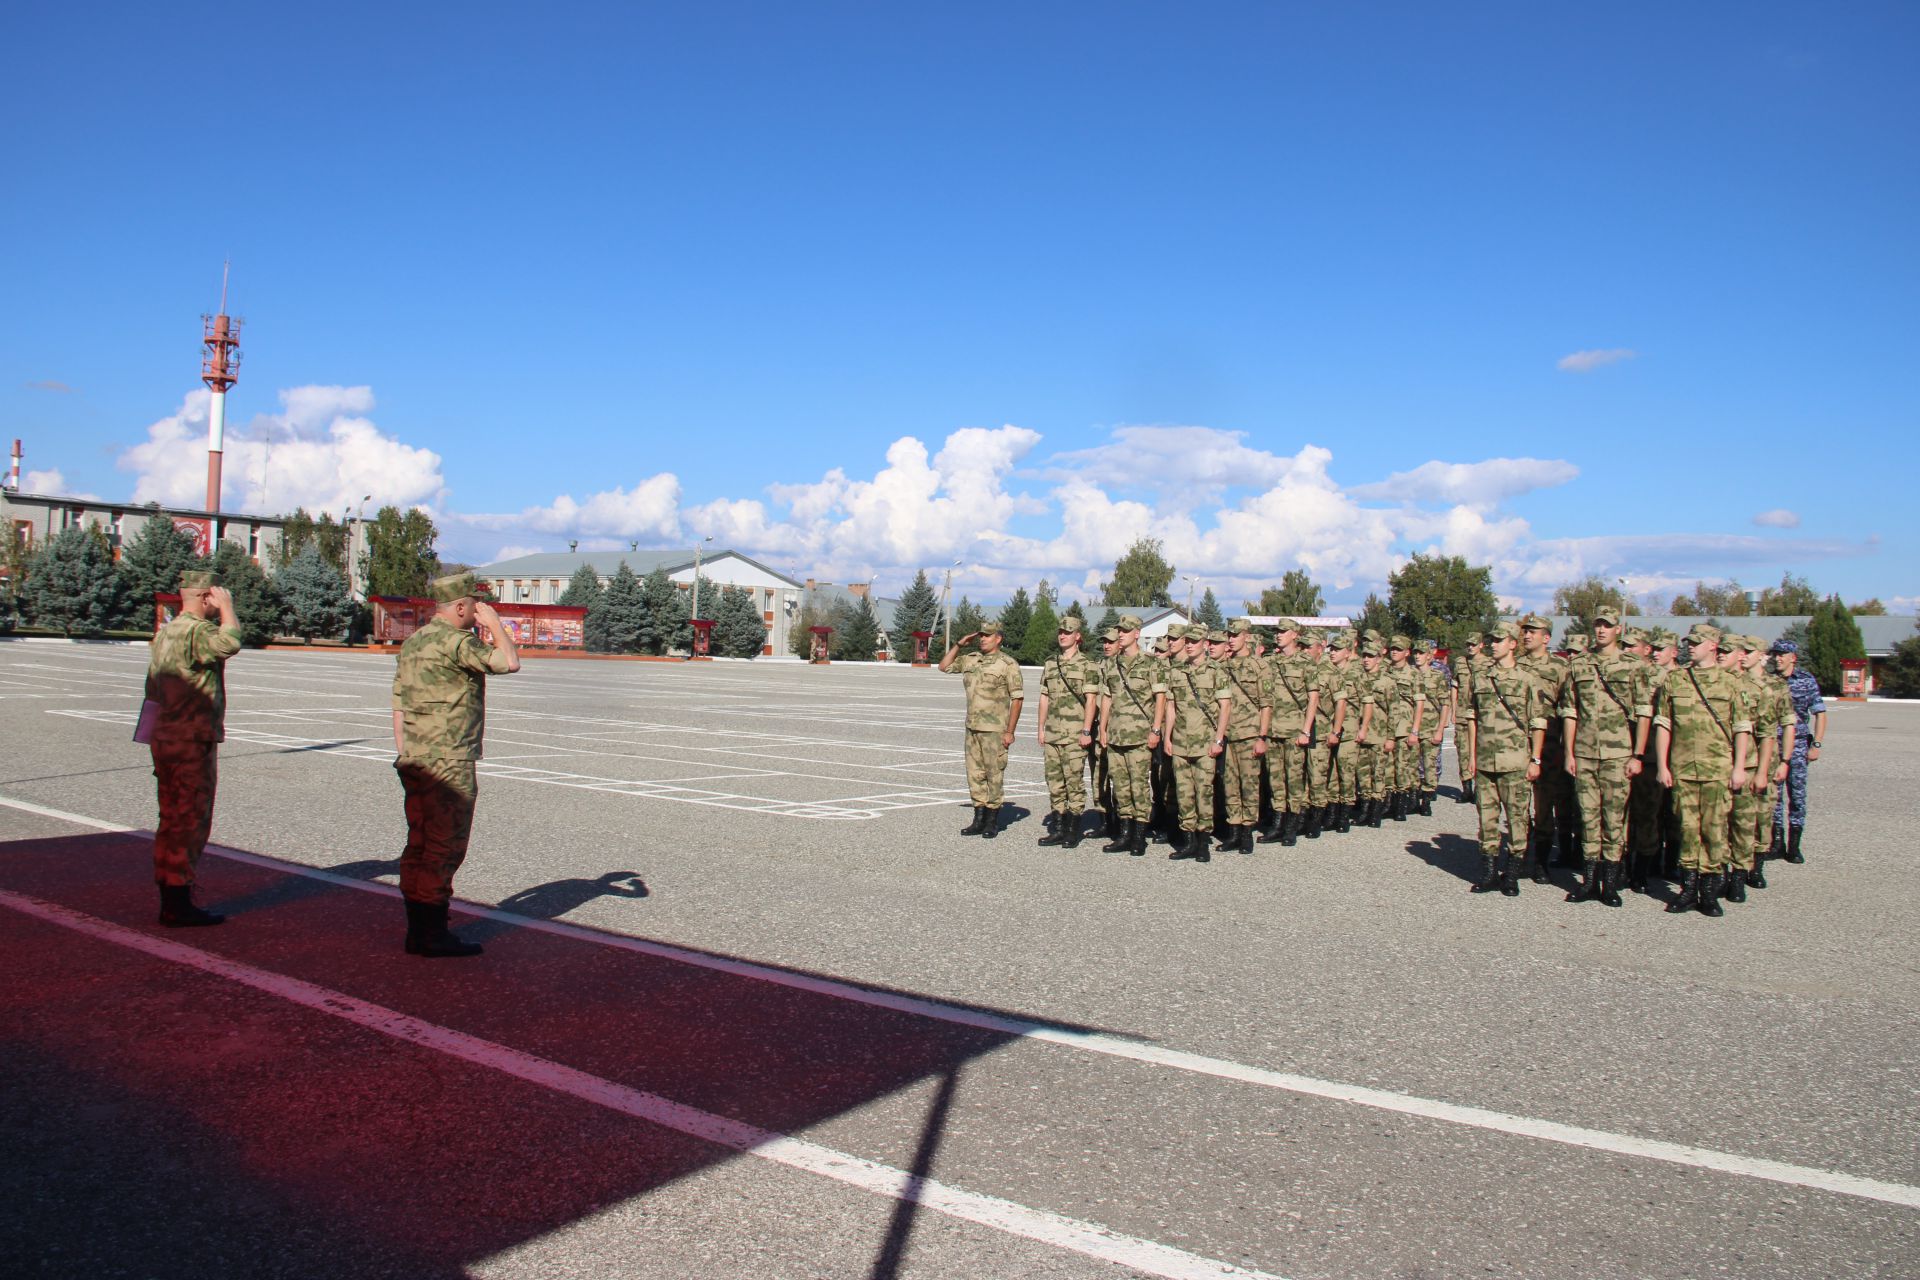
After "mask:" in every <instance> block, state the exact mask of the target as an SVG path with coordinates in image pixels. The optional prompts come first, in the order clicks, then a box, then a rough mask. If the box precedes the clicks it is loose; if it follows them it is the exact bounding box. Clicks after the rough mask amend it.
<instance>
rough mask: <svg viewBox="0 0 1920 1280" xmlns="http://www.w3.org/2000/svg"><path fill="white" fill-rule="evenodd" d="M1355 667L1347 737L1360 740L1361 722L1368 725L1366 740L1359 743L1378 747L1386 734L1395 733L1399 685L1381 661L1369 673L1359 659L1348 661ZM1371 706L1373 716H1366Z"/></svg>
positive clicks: (1384, 739) (1349, 696)
mask: <svg viewBox="0 0 1920 1280" xmlns="http://www.w3.org/2000/svg"><path fill="white" fill-rule="evenodd" d="M1350 665H1351V666H1353V667H1357V668H1358V673H1357V674H1356V675H1354V677H1353V687H1352V692H1351V693H1350V694H1349V695H1348V699H1347V701H1348V702H1349V703H1350V704H1351V705H1349V706H1348V707H1347V740H1348V741H1349V742H1360V726H1361V725H1363V724H1365V725H1366V726H1367V737H1366V741H1365V742H1364V743H1363V744H1362V745H1364V746H1369V747H1377V746H1379V745H1380V744H1381V743H1383V742H1385V741H1386V740H1387V739H1388V738H1393V737H1398V736H1399V735H1398V734H1396V733H1394V731H1393V700H1394V698H1395V696H1396V695H1397V694H1398V692H1399V689H1398V687H1397V684H1396V682H1395V680H1394V678H1393V673H1392V672H1391V671H1389V670H1387V664H1386V663H1384V662H1383V663H1381V664H1380V669H1379V670H1378V671H1375V672H1373V673H1371V674H1369V673H1368V672H1367V669H1366V668H1365V667H1364V666H1361V665H1360V664H1359V663H1358V662H1355V663H1352V664H1350ZM1368 707H1372V708H1373V720H1372V722H1371V723H1369V722H1368V720H1367V708H1368Z"/></svg>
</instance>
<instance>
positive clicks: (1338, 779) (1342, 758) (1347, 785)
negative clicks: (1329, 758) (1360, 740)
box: [1333, 742, 1360, 804]
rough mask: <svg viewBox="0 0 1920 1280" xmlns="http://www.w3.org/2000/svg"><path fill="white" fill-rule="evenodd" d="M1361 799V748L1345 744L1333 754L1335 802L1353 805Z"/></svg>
mask: <svg viewBox="0 0 1920 1280" xmlns="http://www.w3.org/2000/svg"><path fill="white" fill-rule="evenodd" d="M1359 799H1360V748H1359V747H1356V746H1354V745H1353V743H1352V742H1343V743H1341V744H1340V746H1339V749H1338V750H1336V751H1335V752H1334V753H1333V800H1334V803H1336V804H1353V803H1354V802H1355V801H1357V800H1359Z"/></svg>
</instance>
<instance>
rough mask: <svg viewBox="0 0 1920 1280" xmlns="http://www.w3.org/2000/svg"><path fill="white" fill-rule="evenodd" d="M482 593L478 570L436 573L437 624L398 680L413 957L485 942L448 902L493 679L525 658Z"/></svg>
mask: <svg viewBox="0 0 1920 1280" xmlns="http://www.w3.org/2000/svg"><path fill="white" fill-rule="evenodd" d="M475 591H476V587H475V584H474V578H473V575H472V574H470V573H457V574H454V575H452V576H450V577H445V578H436V579H434V581H433V585H432V586H431V587H430V588H429V592H430V594H431V595H432V596H433V600H434V603H435V604H436V605H437V606H438V608H437V609H435V611H434V615H433V620H432V621H430V622H428V623H427V624H426V625H425V626H423V627H421V628H420V629H419V630H418V631H416V632H414V633H413V634H412V635H410V636H408V637H407V641H406V643H405V644H403V645H401V646H400V659H399V670H397V671H396V672H395V673H394V677H393V745H394V749H395V751H396V752H398V758H397V759H396V760H395V761H394V762H393V767H394V769H395V770H396V771H397V772H398V773H399V774H400V785H401V786H402V787H403V788H404V789H405V790H406V795H407V848H406V852H404V853H402V854H401V855H400V895H401V897H402V898H403V899H404V900H405V903H406V908H407V944H406V945H407V954H408V955H416V956H473V955H479V954H480V947H479V945H478V944H476V943H471V942H462V941H461V940H460V939H459V937H457V936H456V935H455V934H453V933H452V932H450V931H449V930H448V928H447V904H448V902H449V901H451V900H452V898H453V873H454V872H456V871H458V870H459V869H460V863H461V862H462V861H463V860H464V859H465V858H466V856H467V838H468V836H469V835H471V833H472V831H473V807H474V803H475V801H476V800H478V799H479V794H480V791H479V782H478V779H477V777H476V776H475V764H476V762H478V761H479V759H480V743H481V738H482V736H483V735H484V733H485V730H486V714H487V677H488V676H489V675H507V674H509V673H511V672H515V671H518V670H519V669H520V654H519V651H518V649H516V648H515V646H514V643H513V636H512V635H511V634H510V633H509V632H508V631H507V629H506V628H505V627H504V626H502V625H501V623H500V615H499V614H497V613H495V612H494V611H493V606H492V605H489V604H486V603H484V602H482V601H480V600H478V599H476V598H475V594H474V593H475ZM475 625H478V627H479V629H480V633H481V634H480V635H479V636H475V635H474V632H473V628H474V627H475Z"/></svg>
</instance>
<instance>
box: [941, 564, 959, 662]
mask: <svg viewBox="0 0 1920 1280" xmlns="http://www.w3.org/2000/svg"><path fill="white" fill-rule="evenodd" d="M959 567H960V562H959V561H958V560H955V561H954V562H953V563H952V564H950V565H948V566H947V581H946V584H945V585H944V586H942V587H941V588H940V616H941V617H942V618H944V619H946V624H947V635H946V642H945V643H946V647H947V648H948V649H951V648H953V571H954V570H955V569H958V568H959Z"/></svg>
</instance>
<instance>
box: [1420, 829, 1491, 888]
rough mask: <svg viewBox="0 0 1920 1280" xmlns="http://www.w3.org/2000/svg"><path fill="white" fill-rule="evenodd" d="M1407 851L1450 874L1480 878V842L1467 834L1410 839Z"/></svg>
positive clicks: (1467, 878)
mask: <svg viewBox="0 0 1920 1280" xmlns="http://www.w3.org/2000/svg"><path fill="white" fill-rule="evenodd" d="M1407 852H1408V853H1410V854H1412V855H1413V856H1414V857H1416V858H1419V859H1420V860H1421V861H1423V862H1425V863H1426V864H1427V865H1428V866H1431V867H1437V868H1439V869H1440V870H1442V871H1444V872H1446V873H1447V874H1448V875H1450V876H1457V877H1458V878H1459V879H1462V880H1465V881H1468V882H1472V881H1474V880H1478V879H1479V878H1480V842H1479V841H1478V840H1473V839H1469V838H1468V837H1466V836H1455V835H1435V836H1432V837H1431V838H1429V839H1426V840H1410V841H1408V842H1407Z"/></svg>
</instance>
